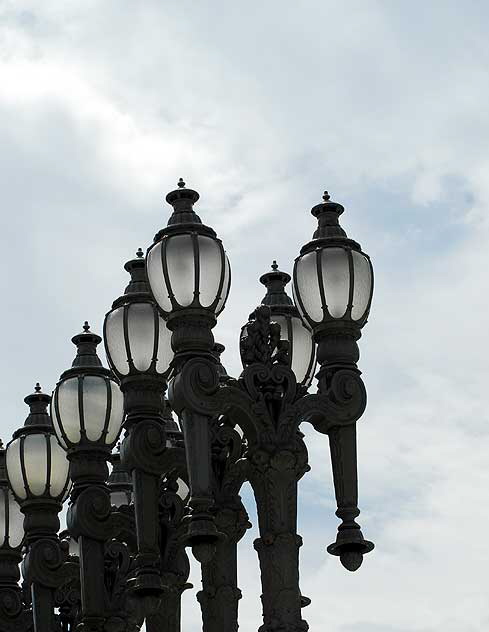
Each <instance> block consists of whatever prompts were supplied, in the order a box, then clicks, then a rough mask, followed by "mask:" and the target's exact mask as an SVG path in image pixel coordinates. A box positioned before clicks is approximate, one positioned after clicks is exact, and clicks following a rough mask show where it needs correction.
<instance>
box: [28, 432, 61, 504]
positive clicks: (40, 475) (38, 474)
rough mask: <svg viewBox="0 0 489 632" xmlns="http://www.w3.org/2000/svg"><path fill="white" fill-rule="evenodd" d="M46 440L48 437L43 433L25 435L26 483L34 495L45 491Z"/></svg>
mask: <svg viewBox="0 0 489 632" xmlns="http://www.w3.org/2000/svg"><path fill="white" fill-rule="evenodd" d="M48 441H49V437H48V435H46V434H44V433H36V434H30V435H27V437H26V438H25V440H24V464H25V476H26V483H27V485H28V487H29V489H30V491H31V493H32V494H33V495H34V496H42V495H43V494H44V493H45V492H46V482H47V475H48V449H49V448H48ZM60 449H61V448H60Z"/></svg>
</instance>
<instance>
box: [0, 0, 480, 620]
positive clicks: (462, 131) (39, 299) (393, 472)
mask: <svg viewBox="0 0 489 632" xmlns="http://www.w3.org/2000/svg"><path fill="white" fill-rule="evenodd" d="M21 5H22V6H20V5H19V3H14V2H4V3H2V6H1V8H0V79H1V86H2V88H1V90H0V183H1V192H2V215H1V220H2V233H1V235H2V254H3V265H4V270H3V274H2V290H3V292H2V296H3V297H4V307H3V309H2V312H1V318H2V322H1V324H2V330H3V332H4V338H5V343H4V355H3V365H2V366H3V368H2V369H1V371H0V378H1V379H0V395H1V397H2V403H3V421H2V430H1V432H2V438H4V439H5V438H8V437H9V435H10V434H11V432H12V431H13V430H14V429H15V428H16V427H18V426H19V425H20V424H21V423H22V422H23V419H24V418H25V415H26V409H25V406H24V404H23V403H22V399H23V397H24V396H25V395H26V394H27V393H28V392H29V390H30V389H32V387H33V385H34V383H35V381H36V380H40V381H41V383H42V384H43V386H44V387H45V389H46V390H50V389H51V388H52V387H53V386H54V384H55V382H56V379H57V377H58V376H59V374H60V373H61V372H62V370H64V369H65V368H66V367H67V366H68V364H69V363H71V360H72V355H73V353H74V349H72V348H71V343H70V342H69V339H70V338H71V336H72V335H73V334H74V333H75V332H76V331H77V330H79V328H80V327H81V323H82V322H83V321H84V320H85V318H88V319H89V320H91V321H93V328H94V329H96V330H98V331H100V328H101V322H102V318H103V315H104V313H105V311H106V310H107V309H108V308H109V307H110V304H111V302H112V300H114V299H115V298H116V297H117V296H118V295H119V294H120V293H121V292H122V291H123V288H124V287H125V285H126V274H125V272H124V271H123V269H122V264H123V262H124V261H126V260H127V259H128V258H130V257H131V256H132V254H133V252H134V251H135V250H136V248H138V247H139V246H142V247H146V246H147V245H148V244H149V243H150V241H151V239H152V237H153V235H154V233H155V232H156V230H158V229H159V228H161V226H162V225H163V224H164V223H165V222H166V217H167V216H168V208H167V207H166V204H165V203H164V202H163V197H164V195H165V193H166V192H167V191H168V190H169V189H170V188H173V186H174V185H175V183H176V180H177V179H178V177H180V176H183V177H184V178H185V179H186V181H187V182H188V184H189V185H191V186H193V187H195V188H197V189H198V190H199V191H200V193H201V200H200V202H199V213H200V215H201V216H202V218H203V220H204V221H206V222H208V223H209V224H211V225H213V226H214V227H215V228H216V229H217V231H218V233H219V234H220V235H221V236H222V237H223V240H224V243H225V245H226V248H227V250H228V253H229V255H230V258H231V262H232V266H233V287H232V292H231V296H230V299H229V303H228V306H227V308H226V310H225V312H224V313H223V315H222V317H221V318H220V322H219V324H218V327H217V328H216V338H218V339H219V340H220V341H222V342H223V343H224V344H226V347H227V350H226V352H225V354H224V360H225V363H226V366H227V367H228V370H229V371H230V372H231V373H232V374H235V375H236V374H237V373H238V372H239V370H240V366H239V361H238V358H237V337H238V332H239V328H240V326H241V325H242V324H243V322H244V321H245V320H246V317H247V315H248V313H249V312H250V310H251V309H253V308H254V307H255V306H256V304H257V303H258V302H259V301H260V300H261V298H262V296H263V293H264V292H263V288H262V286H261V285H260V284H259V283H258V277H259V275H260V274H262V273H263V272H264V271H265V270H267V269H268V267H269V265H270V263H271V261H272V259H277V260H278V262H279V264H280V266H281V267H282V268H283V269H286V270H288V271H290V270H291V268H292V263H293V259H294V257H295V256H296V255H297V253H298V251H299V249H300V246H301V245H302V244H303V243H305V242H306V241H307V240H308V239H309V238H310V235H311V234H312V231H313V229H314V220H313V218H312V217H311V216H310V215H309V214H308V211H309V208H310V207H311V206H312V205H313V204H315V203H317V201H319V199H320V197H321V194H322V190H323V189H324V188H328V189H329V190H330V192H331V193H332V194H333V197H334V198H335V199H337V200H338V201H340V202H342V203H344V204H345V207H346V212H345V214H344V215H343V216H342V219H343V218H344V221H343V224H344V226H345V228H346V229H347V230H348V232H349V234H350V235H351V236H352V237H354V238H356V239H358V240H359V241H360V242H361V243H362V245H363V246H364V248H365V250H366V251H367V252H369V253H370V254H371V255H372V258H373V261H374V266H375V270H376V291H375V299H374V306H373V310H372V314H371V318H370V322H369V323H368V325H367V326H366V328H365V333H364V336H363V337H362V340H361V341H360V345H361V353H362V358H361V365H360V366H361V369H362V370H363V371H364V378H365V381H366V383H367V387H368V392H369V406H368V409H367V412H366V414H365V417H364V419H363V420H362V421H361V422H360V429H359V458H360V491H361V495H360V501H361V508H362V514H361V517H360V518H361V523H362V526H363V529H364V534H365V537H367V538H370V539H372V540H374V541H375V543H376V549H375V551H374V552H373V553H371V554H370V555H369V556H367V558H366V559H365V562H364V565H363V566H362V568H361V569H360V571H359V572H358V573H356V574H350V573H346V572H345V571H344V569H342V567H340V565H339V563H338V560H337V559H333V558H331V557H330V556H328V555H327V554H326V552H325V547H326V545H327V544H329V543H330V542H332V541H333V539H334V537H335V530H336V526H337V520H336V518H335V517H334V515H333V514H334V496H333V492H332V482H331V474H330V466H329V456H328V446H327V440H326V438H313V432H312V431H311V430H310V429H307V437H308V445H309V450H310V457H311V463H312V471H311V473H310V474H309V475H308V476H306V477H305V478H304V480H303V482H302V483H301V497H300V525H299V531H300V533H301V534H302V535H303V537H304V546H303V549H302V590H303V592H304V594H306V595H308V596H309V597H311V598H312V604H311V606H309V607H308V608H307V609H306V610H305V611H304V616H305V618H306V619H307V620H308V621H309V623H310V626H311V629H315V628H318V629H320V626H321V625H322V626H323V627H324V628H325V629H326V628H327V629H328V630H331V632H355V631H356V630H358V631H360V630H361V631H362V632H369V630H374V629H375V630H378V631H379V632H407V631H409V632H411V631H412V632H441V631H443V632H451V631H452V630H453V631H455V630H456V631H457V632H459V631H460V630H464V632H465V631H467V632H479V631H482V630H485V629H486V628H487V623H488V620H489V608H488V606H487V598H486V595H485V589H484V586H485V575H484V568H485V566H486V565H487V562H488V561H489V560H488V558H489V547H487V546H486V545H485V540H484V534H485V528H486V527H487V525H488V524H489V514H488V511H487V510H486V504H487V503H485V502H484V500H485V497H486V490H487V487H488V483H489V481H488V480H487V479H488V475H487V467H485V463H486V460H487V459H486V452H487V449H486V446H487V441H488V430H487V421H488V419H487V397H486V390H487V389H486V383H487V378H488V370H487V359H486V355H487V354H486V352H485V348H486V347H487V341H488V340H487V339H488V336H487V333H486V330H487V322H488V317H489V313H488V311H489V308H488V305H489V302H488V301H487V281H486V278H485V276H486V275H485V271H486V270H487V269H488V267H489V255H488V250H487V243H488V237H489V224H488V220H487V217H488V215H487V208H488V203H489V179H488V177H487V173H488V166H489V164H488V157H487V142H486V139H487V137H488V134H489V114H488V112H487V108H485V107H484V104H485V103H487V101H488V97H489V88H488V84H487V80H486V75H487V59H488V54H489V50H488V45H487V34H486V28H485V25H486V23H487V18H488V15H487V8H486V7H485V6H484V5H482V4H480V3H473V2H469V3H465V5H464V9H463V12H462V9H461V8H460V5H459V3H454V2H432V3H430V4H429V5H426V4H425V3H419V2H414V3H411V4H410V5H409V6H408V5H406V4H404V3H384V2H376V1H372V2H369V3H368V4H365V3H363V2H357V1H355V0H352V1H351V2H349V3H337V2H321V3H319V2H314V1H312V0H308V1H306V2H303V3H299V4H294V5H292V4H291V5H288V6H284V5H283V3H278V2H274V1H271V2H268V3H267V4H266V5H263V4H260V5H258V4H257V3H246V4H245V3H239V2H238V3H232V4H228V5H225V4H222V3H221V4H220V5H219V7H217V6H216V7H213V8H209V6H208V5H205V4H202V5H200V4H196V3H190V2H186V1H184V2H181V3H179V4H178V5H172V6H170V5H169V4H166V3H161V2H151V1H150V2H146V3H144V5H143V4H134V3H129V2H114V1H110V0H109V1H108V2H104V3H98V2H85V3H83V5H80V3H77V2H70V1H68V2H63V3H62V4H60V3H59V2H53V1H51V0H46V1H45V2H43V4H42V7H40V6H39V4H38V3H34V2H31V1H30V0H26V1H25V2H23V3H21ZM246 502H247V504H248V507H249V509H250V513H252V511H251V510H252V498H251V495H250V494H249V492H247V494H246ZM254 522H255V524H256V520H255V521H254ZM256 535H257V532H256V527H255V530H254V531H253V533H248V534H247V535H246V538H245V540H244V541H243V542H242V543H241V545H240V560H241V561H240V578H241V588H242V589H243V592H244V598H243V601H242V607H241V616H242V622H241V627H242V629H243V630H245V631H247V630H252V629H254V628H257V627H258V625H259V623H260V616H261V613H260V604H259V601H258V596H259V575H258V566H257V561H256V558H255V553H254V551H253V550H252V546H251V542H252V539H253V538H254V537H256ZM191 580H192V581H193V582H194V584H196V586H197V587H198V584H199V579H198V572H197V569H196V567H195V565H194V566H193V571H192V578H191ZM184 621H185V624H184V627H188V626H190V627H192V626H193V627H194V628H195V629H197V627H198V625H199V623H198V621H199V612H198V609H197V606H196V604H195V602H194V595H193V594H190V593H189V594H187V595H186V596H185V608H184Z"/></svg>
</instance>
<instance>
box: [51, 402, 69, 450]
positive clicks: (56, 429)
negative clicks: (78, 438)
mask: <svg viewBox="0 0 489 632" xmlns="http://www.w3.org/2000/svg"><path fill="white" fill-rule="evenodd" d="M55 395H56V392H55ZM49 408H50V413H51V419H52V422H53V429H54V432H55V434H56V438H57V440H58V441H59V443H60V444H61V445H62V446H63V448H64V449H65V450H66V449H67V445H66V442H65V440H64V439H63V437H62V435H61V428H60V424H59V419H58V415H57V414H56V406H55V405H54V396H53V398H52V399H51V404H50V407H49Z"/></svg>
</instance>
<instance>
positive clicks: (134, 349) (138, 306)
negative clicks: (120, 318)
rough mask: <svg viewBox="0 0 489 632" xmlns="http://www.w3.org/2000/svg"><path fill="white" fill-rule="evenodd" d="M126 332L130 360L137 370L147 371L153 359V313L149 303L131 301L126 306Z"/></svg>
mask: <svg viewBox="0 0 489 632" xmlns="http://www.w3.org/2000/svg"><path fill="white" fill-rule="evenodd" d="M128 310H129V311H128V315H127V332H128V337H129V345H130V349H131V356H132V361H133V362H134V366H135V368H136V369H137V370H138V371H141V372H142V371H147V370H148V369H149V367H150V365H151V360H152V359H153V350H154V344H155V314H154V310H153V306H152V305H151V304H150V303H132V304H131V305H129V307H128Z"/></svg>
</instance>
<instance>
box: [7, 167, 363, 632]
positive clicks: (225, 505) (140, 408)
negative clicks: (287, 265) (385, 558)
mask: <svg viewBox="0 0 489 632" xmlns="http://www.w3.org/2000/svg"><path fill="white" fill-rule="evenodd" d="M198 199H199V194H198V193H197V192H196V191H194V190H192V189H188V188H187V187H186V185H185V183H184V182H183V180H182V179H180V181H179V183H178V187H177V189H176V190H174V191H172V192H170V193H169V194H168V195H167V197H166V200H167V202H168V203H169V204H170V205H171V206H172V207H173V212H172V214H171V216H170V218H169V220H168V224H167V226H166V227H164V228H162V229H161V230H160V231H159V232H158V233H157V234H156V236H155V238H154V243H153V244H152V245H151V246H150V247H149V249H148V251H147V255H146V258H145V257H144V253H143V251H142V250H141V249H139V250H138V252H137V253H136V257H135V258H134V259H131V260H130V261H128V262H127V263H126V264H125V269H126V270H127V271H128V272H129V274H130V277H131V278H130V281H129V284H128V286H127V287H126V289H125V292H124V293H123V294H122V295H121V296H120V297H119V298H117V299H116V300H115V301H114V303H113V304H112V308H111V310H110V311H109V312H108V313H107V315H106V318H105V322H104V344H105V349H106V353H107V358H108V362H109V366H110V369H107V368H105V367H103V365H102V363H101V361H100V359H99V357H98V356H97V346H98V344H99V343H100V342H101V341H102V338H101V337H100V336H98V335H97V334H94V333H92V332H91V331H90V327H89V325H88V323H85V325H84V327H83V332H82V333H80V334H78V335H76V336H75V337H74V338H73V343H74V344H75V345H76V347H77V354H76V357H75V360H74V361H73V364H72V367H71V368H69V369H68V370H66V371H65V372H64V373H63V374H62V375H61V378H60V381H59V382H58V384H57V386H56V388H55V390H54V393H53V398H52V401H51V398H50V396H49V395H46V394H44V393H42V392H41V390H40V387H39V386H36V389H35V392H34V393H33V394H32V395H29V396H28V397H27V398H26V400H25V401H26V403H27V404H28V405H29V407H30V411H31V412H30V414H29V417H28V418H27V420H26V423H25V425H24V426H23V427H22V428H21V429H20V430H18V431H16V433H15V434H14V438H13V440H12V441H11V442H10V443H9V444H8V446H7V449H6V451H4V450H3V449H2V448H0V630H1V631H2V632H3V631H4V630H5V631H8V632H10V631H12V632H14V630H15V632H20V631H21V630H26V631H27V630H31V629H33V630H34V632H48V631H49V632H53V631H54V630H58V629H61V630H62V632H74V631H75V630H77V632H137V631H138V630H139V629H140V627H141V625H142V623H143V621H146V628H147V630H148V632H178V631H179V630H180V629H181V605H180V604H181V594H182V592H183V591H184V590H185V589H186V588H188V587H189V586H190V585H189V584H188V583H187V579H188V575H189V560H188V557H187V554H186V547H190V548H191V550H192V552H193V554H194V556H195V558H196V559H197V561H198V562H199V563H200V565H201V569H202V590H201V591H200V592H199V593H198V600H199V603H200V606H201V609H202V620H203V630H204V631H205V632H236V630H237V629H238V601H239V599H240V596H241V592H240V590H239V587H238V572H237V547H238V542H239V540H240V539H241V538H242V536H243V535H244V533H245V531H246V529H247V528H249V526H250V524H249V520H248V516H247V512H246V510H245V507H244V506H243V503H242V501H241V498H240V489H241V487H242V485H243V483H244V482H245V481H249V482H250V484H251V487H252V489H253V492H254V496H255V500H256V507H257V513H258V529H259V537H258V538H257V539H256V540H255V542H254V547H255V549H256V551H257V553H258V558H259V565H260V577H261V585H262V597H261V600H262V608H263V625H262V626H261V627H260V632H278V631H279V630H283V631H284V632H285V631H287V632H305V631H306V630H307V629H308V625H307V623H306V622H305V620H304V619H303V618H302V609H303V608H304V607H305V606H307V605H308V603H310V600H309V599H308V598H307V597H305V596H303V595H302V594H301V591H300V587H299V549H300V546H301V544H302V540H301V537H300V536H299V535H298V533H297V491H298V483H299V480H300V479H301V478H302V476H303V475H304V474H305V473H306V472H307V471H308V469H309V465H308V455H307V447H306V444H305V441H304V434H303V433H302V432H301V430H300V426H301V424H303V423H310V424H312V425H313V427H314V428H315V429H316V431H318V432H319V433H321V434H325V435H328V438H329V444H330V452H331V462H332V469H333V478H334V487H335V493H336V501H337V512H336V515H337V516H338V518H339V519H340V520H341V523H340V525H339V527H338V533H337V537H336V540H335V542H334V543H333V544H331V545H330V546H329V547H328V551H329V552H330V553H331V554H333V555H337V556H339V557H340V560H341V563H342V564H343V566H345V568H347V569H348V570H351V571H354V570H356V569H358V567H359V566H360V565H361V563H362V560H363V556H364V555H365V554H366V553H368V552H369V551H371V550H372V549H373V544H372V543H371V542H369V541H367V540H365V539H364V537H363V534H362V531H361V529H360V526H359V524H358V522H357V518H358V515H359V513H360V512H359V509H358V506H357V503H358V493H357V454H356V422H357V420H358V419H359V418H360V417H361V415H362V413H363V411H364V409H365V405H366V392H365V387H364V385H363V382H362V380H361V378H360V371H359V369H358V367H357V362H358V357H359V351H358V345H357V341H358V339H359V338H360V335H361V329H362V327H363V326H364V325H365V323H366V321H367V317H368V314H369V310H370V304H371V301H372V293H373V272H372V266H371V263H370V259H369V257H368V256H367V255H366V254H365V253H363V252H362V250H361V248H360V246H359V244H358V243H357V242H355V241H353V240H352V239H349V238H348V237H347V236H346V233H345V231H344V230H343V228H342V227H341V226H340V224H339V216H340V215H341V213H342V212H343V210H344V209H343V206H341V205H340V204H338V203H336V202H332V201H331V199H330V196H329V195H328V193H325V194H324V196H323V201H322V202H321V203H320V204H317V205H316V206H314V207H313V209H312V214H313V215H314V216H315V217H316V218H317V220H318V227H317V230H316V231H315V233H314V235H313V238H312V240H311V241H309V242H308V243H307V244H306V245H305V246H304V247H303V248H302V249H301V251H300V254H299V256H298V257H297V258H296V260H295V265H294V271H293V282H292V291H293V298H291V296H290V295H289V294H288V292H287V285H288V284H289V282H290V281H291V276H290V275H289V274H288V273H286V272H283V271H281V270H279V268H278V265H277V263H276V262H275V261H273V264H272V267H271V270H269V271H268V272H266V273H264V274H263V275H262V276H261V277H260V282H261V283H262V284H263V285H264V286H265V288H266V294H265V296H264V298H263V300H262V302H261V304H260V305H259V306H258V307H257V308H256V309H254V310H253V311H251V313H250V315H249V317H248V320H247V322H246V323H245V324H244V325H243V326H242V328H241V332H240V335H239V352H240V357H241V362H242V366H243V370H242V372H241V374H240V375H239V376H238V377H237V378H233V377H232V376H229V375H228V374H227V372H226V369H225V368H224V366H223V365H222V362H221V358H220V356H221V353H222V351H223V350H224V347H223V346H222V345H220V344H219V343H216V342H215V340H214V336H213V329H214V327H215V325H216V324H217V320H218V317H219V314H220V313H221V312H222V310H223V309H224V307H225V305H226V301H227V298H228V294H229V289H230V284H231V268H230V263H229V260H228V258H227V255H226V253H225V250H224V246H223V244H222V242H221V240H220V239H219V238H218V237H217V235H216V233H215V231H214V230H213V229H212V228H210V227H209V226H206V225H205V224H203V223H202V221H201V219H200V217H199V216H198V215H197V214H196V212H195V210H194V204H195V203H196V202H197V201H198ZM251 248H252V247H251V246H250V250H251ZM247 312H248V310H247ZM247 312H246V313H247ZM317 364H318V365H319V368H318V370H317V369H316V366H317ZM315 373H316V378H317V392H315V393H311V394H310V393H308V390H309V388H310V387H311V384H312V381H313V378H314V375H315ZM167 391H168V394H167V395H166V393H167ZM49 404H51V414H49V413H48V411H47V407H48V405H49ZM121 433H122V436H121ZM119 440H120V454H119V449H117V451H115V452H113V448H114V446H115V444H116V443H117V442H118V441H119ZM109 466H110V467H109ZM111 468H112V471H110V469H111ZM70 481H71V482H70ZM70 485H72V487H71V492H70ZM68 494H69V504H68V514H67V527H68V531H67V532H63V534H62V536H61V537H60V536H59V535H58V531H59V518H58V514H59V512H60V511H61V508H62V503H63V501H64V500H65V499H66V498H67V496H68ZM22 514H23V515H24V516H25V518H24V522H23V528H21V522H22V521H21V516H22ZM22 559H23V563H22V568H23V571H22V572H23V582H22V585H21V584H19V574H18V564H19V562H20V561H21V560H22Z"/></svg>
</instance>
